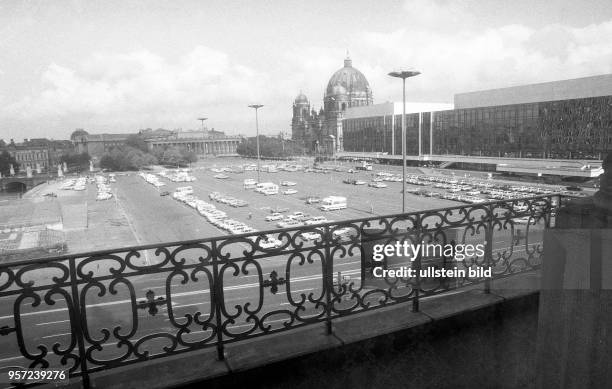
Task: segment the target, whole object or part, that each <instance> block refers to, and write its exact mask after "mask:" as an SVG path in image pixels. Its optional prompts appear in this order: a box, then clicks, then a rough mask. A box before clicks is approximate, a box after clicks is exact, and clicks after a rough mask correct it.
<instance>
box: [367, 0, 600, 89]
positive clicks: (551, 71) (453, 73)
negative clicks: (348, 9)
mask: <svg viewBox="0 0 612 389" xmlns="http://www.w3.org/2000/svg"><path fill="white" fill-rule="evenodd" d="M415 3H418V4H419V6H418V9H419V13H418V14H419V15H423V18H424V19H428V18H430V17H431V18H433V17H434V15H439V17H440V19H441V20H444V21H446V22H448V23H449V24H451V28H450V29H449V28H445V29H444V30H440V29H431V28H427V27H425V24H426V23H411V21H412V20H413V19H415V16H414V15H407V17H408V18H409V19H410V20H409V21H407V22H406V24H405V26H404V27H402V28H400V29H396V30H395V31H391V32H364V34H363V42H364V43H365V45H364V47H362V50H361V52H363V53H366V55H368V57H369V60H368V61H367V62H368V64H369V65H370V67H369V69H367V72H366V69H361V70H362V71H364V73H365V74H366V76H367V77H368V79H369V80H370V83H371V84H372V87H373V90H374V94H375V96H378V97H379V98H382V99H397V98H398V97H399V95H400V93H401V89H400V88H399V87H398V85H397V83H396V82H395V81H393V80H391V79H389V77H387V76H386V74H387V72H388V71H390V70H392V69H393V68H394V67H402V66H403V67H414V68H416V69H418V70H420V71H421V72H422V74H421V75H420V76H418V77H416V78H414V79H411V80H410V81H409V84H408V85H409V96H410V98H412V99H415V100H437V101H440V100H445V101H450V100H451V99H452V95H453V94H455V93H459V92H466V91H473V90H479V89H487V88H500V87H505V86H511V85H518V84H527V83H532V82H545V81H553V80H562V79H568V78H574V77H582V76H589V75H595V74H603V73H611V72H612V46H611V45H610V44H609V41H607V40H606V38H605V37H609V36H611V35H612V21H609V22H605V23H600V24H595V25H590V26H586V27H581V28H578V27H569V26H562V25H549V26H544V27H543V28H539V29H534V28H531V27H527V26H524V25H519V24H511V25H504V26H500V27H497V28H489V29H482V28H478V26H475V25H469V24H465V23H463V22H461V21H460V20H457V18H456V16H457V15H463V14H464V13H462V11H461V9H460V8H458V7H454V6H453V5H451V4H449V8H447V7H440V6H439V5H438V3H435V2H424V1H421V0H415V1H407V2H406V5H407V6H406V11H407V13H409V10H411V9H413V8H412V5H414V4H415ZM416 19H418V18H416ZM449 30H450V31H449ZM369 72H371V73H369Z"/></svg>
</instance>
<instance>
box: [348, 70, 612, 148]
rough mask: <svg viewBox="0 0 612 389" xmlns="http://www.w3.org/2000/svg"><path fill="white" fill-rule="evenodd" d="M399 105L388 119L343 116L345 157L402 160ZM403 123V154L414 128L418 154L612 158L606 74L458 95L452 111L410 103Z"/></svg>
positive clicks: (383, 111)
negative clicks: (379, 155)
mask: <svg viewBox="0 0 612 389" xmlns="http://www.w3.org/2000/svg"><path fill="white" fill-rule="evenodd" d="M398 104H399V105H400V106H401V103H395V105H394V110H393V112H394V114H393V115H391V114H390V112H391V109H390V108H389V107H387V106H385V105H381V107H378V106H374V107H373V108H372V109H373V110H372V111H371V112H369V111H367V110H365V111H364V110H360V109H354V108H351V109H349V110H347V112H346V113H345V117H344V119H343V129H344V138H345V150H346V151H378V152H387V153H391V154H399V153H401V146H399V147H398V145H400V144H401V140H399V142H400V143H398V132H399V133H400V135H399V136H401V130H399V131H398V128H401V111H400V112H399V114H398V112H397V105H398ZM432 116H433V121H432V120H431V117H432ZM419 118H420V119H419ZM406 121H407V127H406V128H407V129H406V143H407V145H406V147H407V153H408V154H409V155H419V127H420V128H421V131H420V134H421V147H420V149H421V152H422V153H423V154H438V155H440V154H455V155H472V156H488V157H516V158H526V157H529V158H556V159H576V158H578V159H601V158H602V157H603V156H604V155H605V154H606V153H608V152H610V151H612V74H611V75H601V76H594V77H585V78H579V79H572V80H563V81H555V82H547V83H541V84H531V85H524V86H517V87H510V88H503V89H494V90H486V91H479V92H469V93H461V94H457V95H455V98H454V109H443V107H442V106H437V107H434V108H430V109H428V108H427V107H426V106H422V107H412V108H410V104H409V105H408V110H407V119H406ZM419 123H420V125H419ZM390 128H394V129H395V131H390Z"/></svg>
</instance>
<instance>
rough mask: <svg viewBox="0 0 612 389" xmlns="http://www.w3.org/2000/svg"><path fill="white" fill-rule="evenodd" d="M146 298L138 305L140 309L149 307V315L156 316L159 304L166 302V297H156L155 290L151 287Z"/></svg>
mask: <svg viewBox="0 0 612 389" xmlns="http://www.w3.org/2000/svg"><path fill="white" fill-rule="evenodd" d="M145 296H146V300H140V301H139V302H138V304H137V305H136V307H137V308H138V309H148V310H149V315H151V316H155V315H156V314H157V312H159V310H158V309H157V306H158V305H163V304H165V303H166V299H165V298H163V297H157V298H155V292H153V291H152V290H151V289H149V290H148V291H147V293H146V295H145Z"/></svg>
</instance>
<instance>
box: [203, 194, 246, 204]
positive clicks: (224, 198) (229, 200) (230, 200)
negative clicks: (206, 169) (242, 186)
mask: <svg viewBox="0 0 612 389" xmlns="http://www.w3.org/2000/svg"><path fill="white" fill-rule="evenodd" d="M208 197H209V198H210V199H211V200H214V201H216V202H218V203H221V204H227V205H229V206H232V207H234V208H238V207H246V206H247V205H249V203H247V202H246V201H244V200H241V199H237V198H235V197H232V196H228V195H225V194H223V193H219V192H212V193H211V194H209V195H208Z"/></svg>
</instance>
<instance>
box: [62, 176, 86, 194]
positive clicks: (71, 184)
mask: <svg viewBox="0 0 612 389" xmlns="http://www.w3.org/2000/svg"><path fill="white" fill-rule="evenodd" d="M86 185H87V178H85V177H79V178H76V179H75V178H71V179H69V180H66V181H64V182H63V183H62V185H61V186H60V189H62V190H76V191H82V190H85V186H86Z"/></svg>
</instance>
